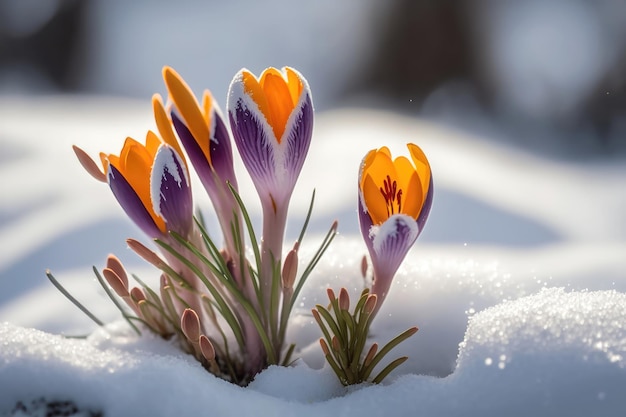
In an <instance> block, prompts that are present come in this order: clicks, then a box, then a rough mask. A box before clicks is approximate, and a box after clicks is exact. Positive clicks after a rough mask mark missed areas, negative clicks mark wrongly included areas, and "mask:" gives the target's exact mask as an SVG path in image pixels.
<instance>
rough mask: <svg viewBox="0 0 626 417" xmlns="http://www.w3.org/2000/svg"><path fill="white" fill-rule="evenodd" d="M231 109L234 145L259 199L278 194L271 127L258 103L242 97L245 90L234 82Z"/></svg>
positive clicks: (275, 151) (274, 143)
mask: <svg viewBox="0 0 626 417" xmlns="http://www.w3.org/2000/svg"><path fill="white" fill-rule="evenodd" d="M237 90H241V91H240V94H238V91H237ZM228 107H229V111H228V115H229V120H230V126H231V129H232V132H233V138H234V140H235V144H236V145H237V149H238V150H239V154H240V155H241V159H242V161H243V163H244V165H245V167H246V169H247V170H248V173H249V174H250V177H251V178H252V181H253V183H254V186H255V187H256V189H257V192H258V193H259V195H260V196H264V195H268V194H270V193H272V192H276V191H277V190H278V188H279V187H278V178H277V173H276V167H277V165H278V164H277V162H278V161H277V156H278V155H276V154H277V142H276V139H275V138H274V134H273V132H272V129H271V127H270V125H269V124H268V123H267V121H266V120H265V117H264V116H263V114H262V113H261V111H260V110H259V108H258V106H257V105H256V103H254V102H253V101H252V100H251V99H250V98H249V97H248V96H246V95H245V94H244V93H243V86H242V85H241V84H236V83H234V81H233V84H231V95H230V97H229V100H228Z"/></svg>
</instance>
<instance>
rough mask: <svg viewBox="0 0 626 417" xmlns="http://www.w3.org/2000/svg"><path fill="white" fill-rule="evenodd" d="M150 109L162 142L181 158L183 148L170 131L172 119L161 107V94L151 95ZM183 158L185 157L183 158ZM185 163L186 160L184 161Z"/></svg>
mask: <svg viewBox="0 0 626 417" xmlns="http://www.w3.org/2000/svg"><path fill="white" fill-rule="evenodd" d="M152 110H153V112H154V120H155V122H156V125H157V130H158V131H159V134H160V135H161V137H162V138H163V142H165V143H167V144H168V145H170V146H171V147H172V148H174V149H175V150H176V152H178V155H180V156H181V158H183V150H182V149H181V147H180V144H179V143H178V139H176V136H175V135H174V132H173V131H172V121H171V120H170V118H169V117H168V116H167V113H166V112H165V108H164V107H163V101H162V100H161V96H160V95H158V94H155V95H153V96H152ZM183 160H185V159H184V158H183ZM185 165H187V161H185Z"/></svg>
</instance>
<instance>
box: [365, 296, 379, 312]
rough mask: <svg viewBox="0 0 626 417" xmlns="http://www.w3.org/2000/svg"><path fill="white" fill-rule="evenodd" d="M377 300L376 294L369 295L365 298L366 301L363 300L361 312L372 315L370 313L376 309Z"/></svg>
mask: <svg viewBox="0 0 626 417" xmlns="http://www.w3.org/2000/svg"><path fill="white" fill-rule="evenodd" d="M377 298H378V297H376V294H370V295H368V296H367V300H365V305H364V306H363V311H364V312H365V313H366V314H372V312H373V311H374V309H375V308H376V302H377Z"/></svg>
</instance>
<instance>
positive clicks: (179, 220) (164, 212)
mask: <svg viewBox="0 0 626 417" xmlns="http://www.w3.org/2000/svg"><path fill="white" fill-rule="evenodd" d="M150 197H151V199H152V207H153V210H154V212H155V213H156V214H157V215H158V216H160V217H162V218H163V219H164V220H165V223H166V225H167V229H168V230H170V231H175V232H177V233H179V234H181V235H183V236H185V235H187V234H188V233H189V231H190V230H191V225H192V220H193V219H192V216H193V202H192V198H191V188H190V185H189V176H188V174H187V169H186V168H185V163H184V161H183V159H182V157H181V156H180V155H178V153H177V152H176V151H175V150H174V149H173V148H172V147H170V146H168V145H165V144H164V145H161V146H160V147H159V149H158V150H157V153H156V156H155V158H154V163H153V165H152V171H151V174H150Z"/></svg>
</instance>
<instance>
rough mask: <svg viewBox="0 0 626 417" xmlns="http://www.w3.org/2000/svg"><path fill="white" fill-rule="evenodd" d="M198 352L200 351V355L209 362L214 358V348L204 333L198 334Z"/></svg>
mask: <svg viewBox="0 0 626 417" xmlns="http://www.w3.org/2000/svg"><path fill="white" fill-rule="evenodd" d="M200 352H202V356H204V358H205V359H206V360H207V361H209V362H211V361H214V360H215V348H214V347H213V343H211V341H210V340H209V338H208V337H206V336H205V335H203V334H202V335H200Z"/></svg>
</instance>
